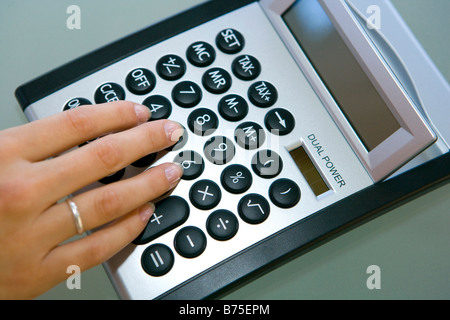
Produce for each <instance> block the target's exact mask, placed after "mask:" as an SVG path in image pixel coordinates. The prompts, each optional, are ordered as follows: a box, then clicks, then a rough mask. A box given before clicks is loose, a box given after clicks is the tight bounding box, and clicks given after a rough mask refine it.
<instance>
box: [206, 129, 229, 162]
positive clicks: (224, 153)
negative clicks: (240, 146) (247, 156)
mask: <svg viewBox="0 0 450 320" xmlns="http://www.w3.org/2000/svg"><path fill="white" fill-rule="evenodd" d="M203 151H204V152H205V156H206V158H207V159H208V160H209V161H211V162H212V163H214V164H225V163H227V162H230V161H231V159H233V157H234V154H235V152H236V148H235V147H234V144H233V142H231V140H230V139H228V138H227V137H224V136H215V137H212V138H210V139H209V140H208V141H206V143H205V146H204V147H203Z"/></svg>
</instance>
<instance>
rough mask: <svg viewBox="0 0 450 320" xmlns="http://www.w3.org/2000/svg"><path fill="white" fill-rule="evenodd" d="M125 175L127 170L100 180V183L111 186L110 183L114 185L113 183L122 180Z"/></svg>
mask: <svg viewBox="0 0 450 320" xmlns="http://www.w3.org/2000/svg"><path fill="white" fill-rule="evenodd" d="M124 174H125V168H124V169H121V170H119V171H117V172H115V173H113V174H110V175H109V176H106V177H104V178H102V179H100V180H99V182H100V183H103V184H110V183H113V182H116V181H119V180H120V179H122V177H123V176H124Z"/></svg>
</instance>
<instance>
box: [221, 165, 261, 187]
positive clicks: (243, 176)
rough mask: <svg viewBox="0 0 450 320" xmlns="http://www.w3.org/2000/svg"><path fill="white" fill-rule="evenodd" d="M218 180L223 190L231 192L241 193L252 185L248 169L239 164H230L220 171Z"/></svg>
mask: <svg viewBox="0 0 450 320" xmlns="http://www.w3.org/2000/svg"><path fill="white" fill-rule="evenodd" d="M220 181H221V183H222V186H223V187H224V189H225V190H227V191H228V192H231V193H243V192H245V191H247V190H248V189H249V188H250V186H251V185H252V181H253V178H252V174H251V172H250V170H248V169H247V168H246V167H244V166H243V165H240V164H232V165H230V166H228V167H226V168H225V170H223V171H222V174H221V176H220Z"/></svg>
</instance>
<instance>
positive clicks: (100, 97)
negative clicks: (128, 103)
mask: <svg viewBox="0 0 450 320" xmlns="http://www.w3.org/2000/svg"><path fill="white" fill-rule="evenodd" d="M94 100H95V102H96V103H106V102H113V101H119V100H125V90H123V88H122V86H121V85H119V84H117V83H114V82H107V83H104V84H102V85H101V86H100V87H98V88H97V90H96V91H95V94H94Z"/></svg>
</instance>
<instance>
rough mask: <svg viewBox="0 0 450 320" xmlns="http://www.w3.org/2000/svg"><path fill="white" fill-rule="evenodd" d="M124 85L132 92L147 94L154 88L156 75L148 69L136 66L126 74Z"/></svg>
mask: <svg viewBox="0 0 450 320" xmlns="http://www.w3.org/2000/svg"><path fill="white" fill-rule="evenodd" d="M125 85H126V86H127V89H128V90H129V91H130V92H132V93H134V94H139V95H142V94H147V93H149V92H150V91H152V90H153V89H154V88H155V85H156V77H155V75H154V74H153V72H151V71H150V70H148V69H145V68H137V69H134V70H132V71H131V72H130V73H129V74H128V75H127V77H126V79H125Z"/></svg>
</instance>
